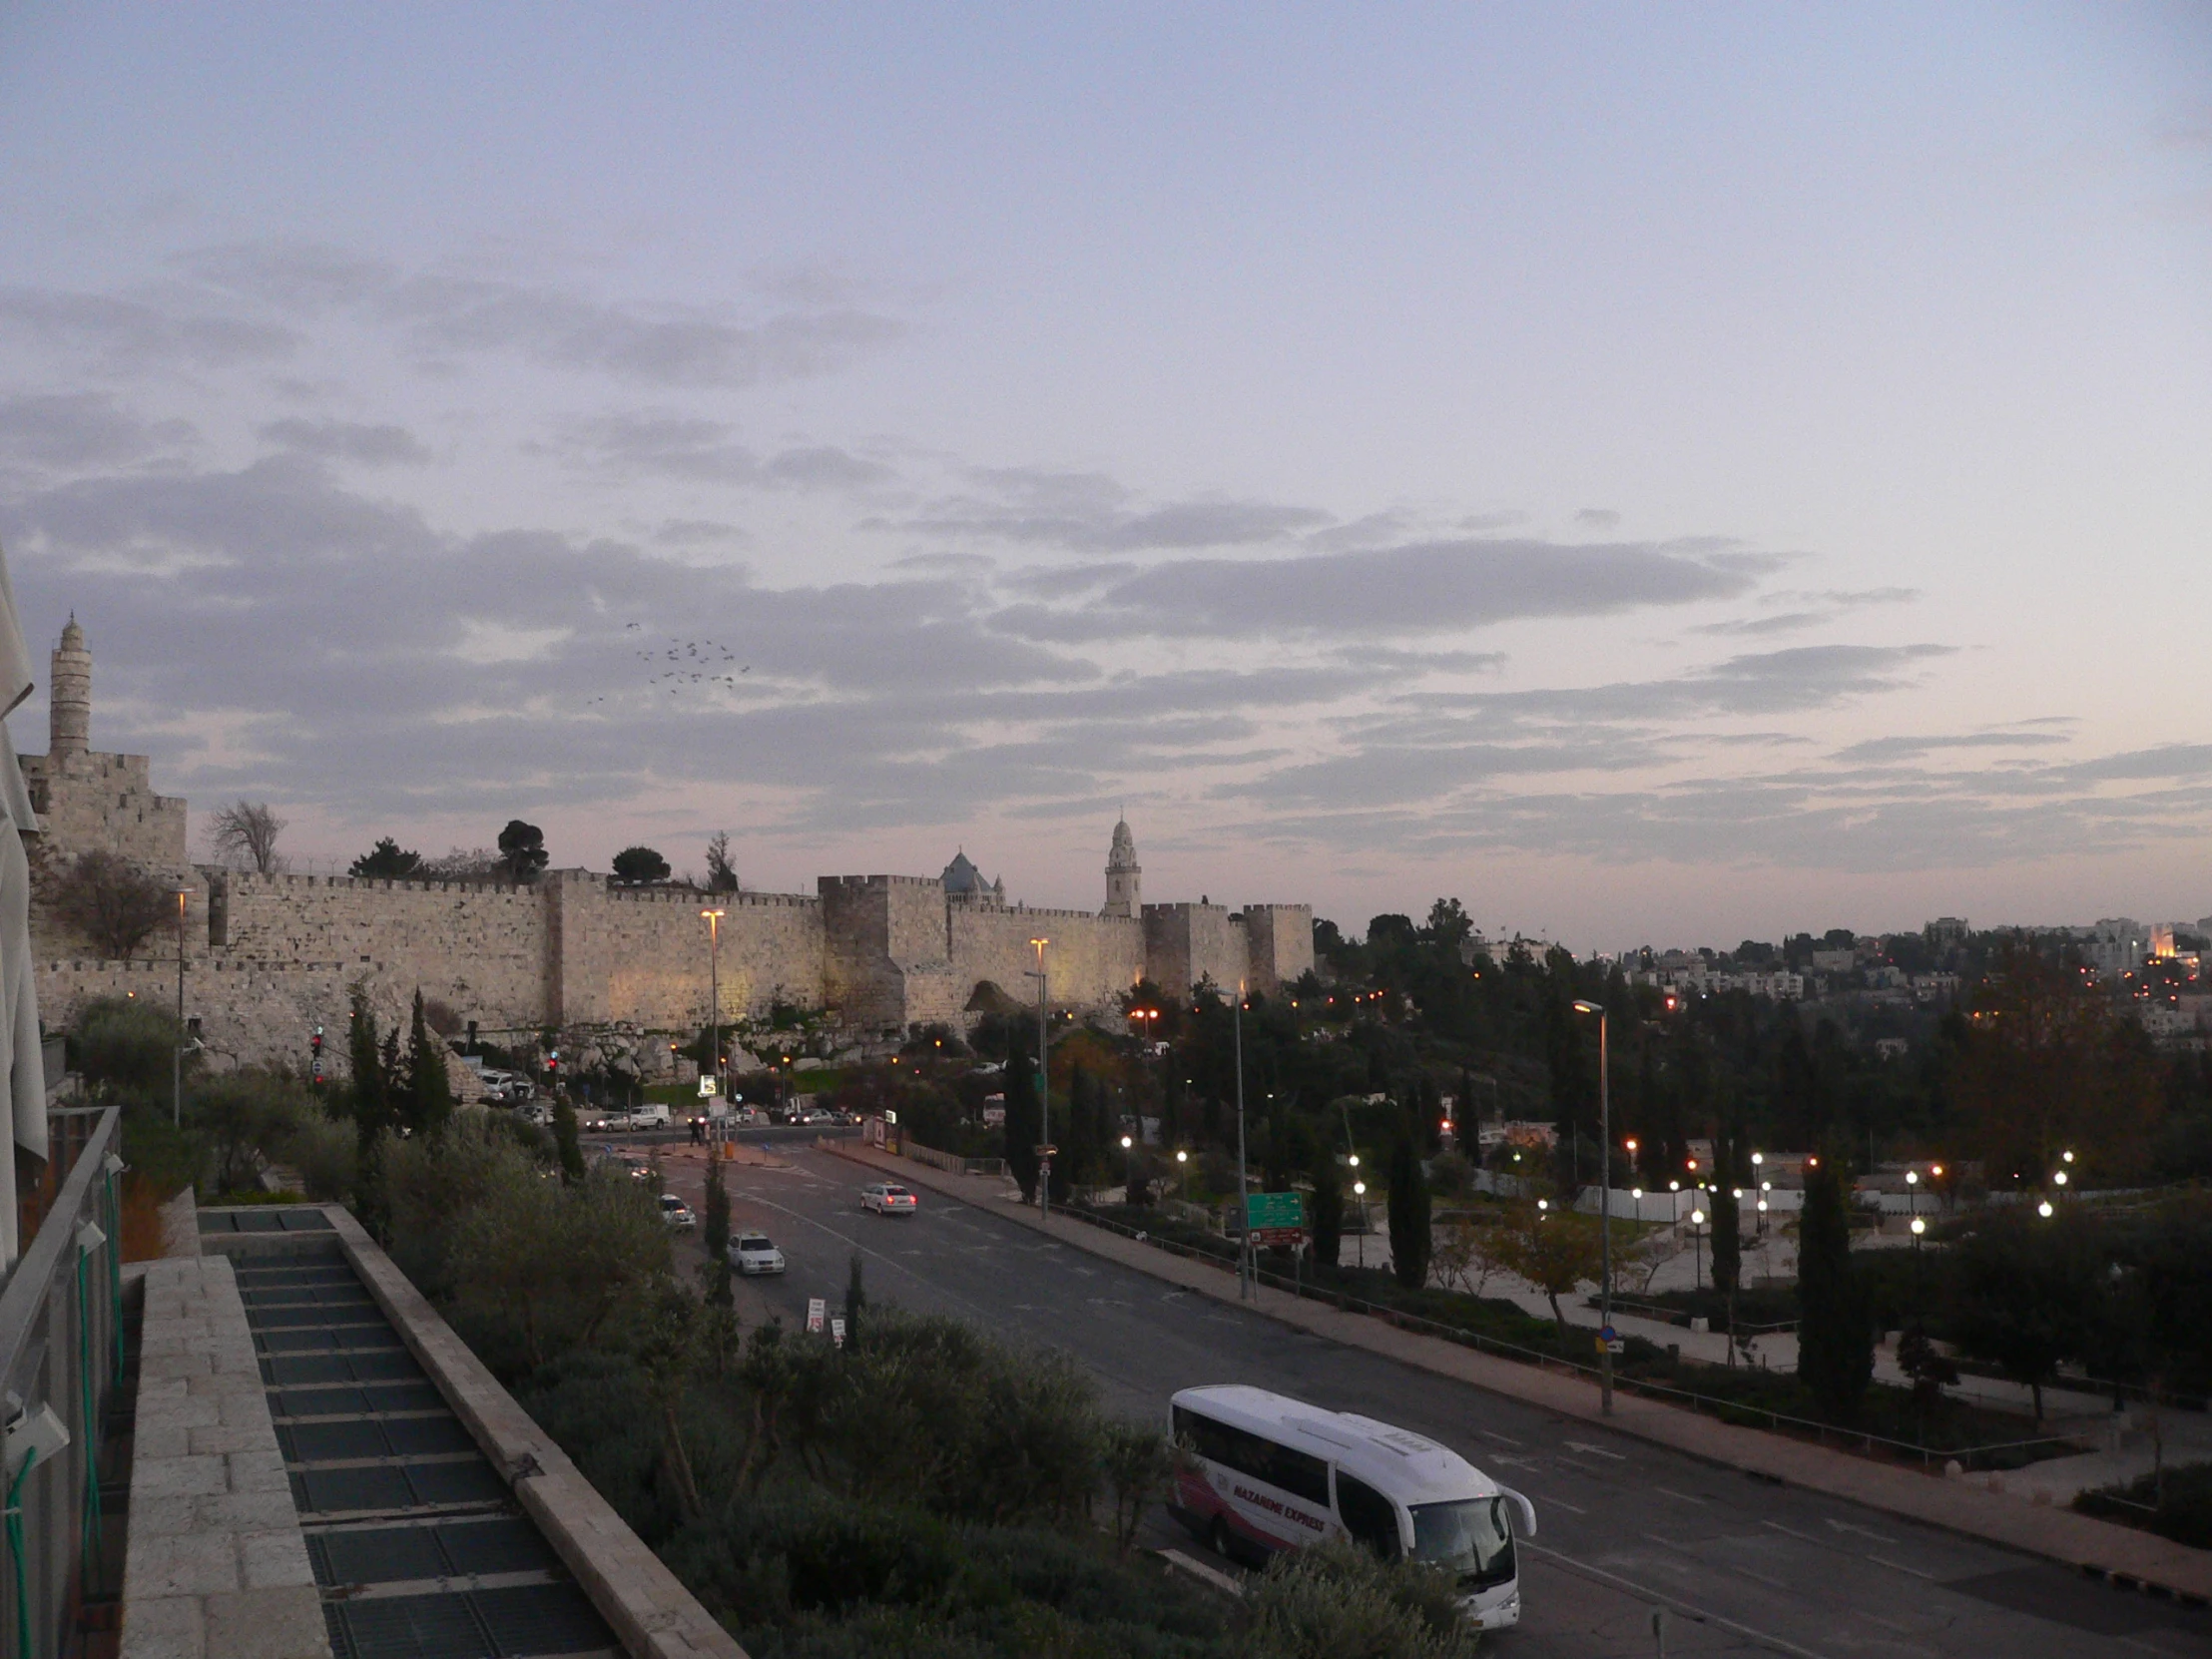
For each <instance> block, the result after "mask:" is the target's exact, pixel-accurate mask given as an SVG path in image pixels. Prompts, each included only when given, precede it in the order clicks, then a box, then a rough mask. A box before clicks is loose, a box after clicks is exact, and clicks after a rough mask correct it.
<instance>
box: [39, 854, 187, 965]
mask: <svg viewBox="0 0 2212 1659" xmlns="http://www.w3.org/2000/svg"><path fill="white" fill-rule="evenodd" d="M176 896H177V895H176V892H175V890H174V889H173V888H170V887H166V886H164V885H163V884H162V883H161V882H160V881H157V880H156V879H155V878H154V877H153V876H151V875H149V874H147V873H146V871H145V870H143V869H141V868H139V866H138V865H137V864H134V863H132V862H131V860H130V859H128V858H126V857H124V856H123V855H122V854H121V853H117V852H98V851H96V852H82V853H79V854H78V855H77V858H76V860H75V861H74V862H73V863H69V864H66V865H64V866H63V868H62V870H61V871H60V873H59V874H58V875H57V876H56V878H55V881H54V913H55V914H56V915H57V916H59V917H60V918H61V920H62V921H63V922H65V923H66V924H67V925H69V926H70V927H73V928H75V929H76V930H77V931H78V932H80V933H82V934H84V936H85V937H86V938H88V939H90V940H91V941H92V944H93V948H94V949H96V950H98V951H99V952H100V954H101V956H102V957H103V958H106V959H109V960H118V961H125V962H127V961H129V960H130V959H131V958H132V956H134V955H135V954H137V952H138V948H139V946H140V945H142V944H144V943H145V942H146V940H147V936H148V935H149V934H151V933H152V932H153V931H154V930H155V929H156V928H157V927H160V926H161V925H162V924H163V923H164V922H166V921H168V920H169V919H170V918H171V917H172V916H173V915H175V914H176Z"/></svg>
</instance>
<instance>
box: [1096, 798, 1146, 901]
mask: <svg viewBox="0 0 2212 1659" xmlns="http://www.w3.org/2000/svg"><path fill="white" fill-rule="evenodd" d="M1143 874H1144V870H1143V869H1142V868H1140V867H1139V865H1138V863H1137V840H1136V837H1135V836H1134V835H1132V834H1130V833H1129V821H1128V820H1127V819H1126V818H1125V819H1123V820H1122V821H1121V822H1120V823H1118V824H1116V825H1115V826H1114V844H1113V849H1112V850H1111V851H1109V852H1108V853H1107V854H1106V908H1105V910H1104V911H1102V912H1101V913H1102V914H1105V915H1109V916H1130V917H1134V916H1140V915H1142V914H1144V896H1143V894H1142V893H1141V892H1140V891H1139V890H1138V885H1139V878H1140V877H1141V876H1142V875H1143Z"/></svg>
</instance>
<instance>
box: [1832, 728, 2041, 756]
mask: <svg viewBox="0 0 2212 1659" xmlns="http://www.w3.org/2000/svg"><path fill="white" fill-rule="evenodd" d="M2066 741H2067V740H2066V739H2065V738H2064V737H2062V736H2060V735H2058V734H2057V733H2054V732H1966V733H1954V734H1951V735H1948V736H1944V737H1927V738H1908V737H1895V738H1872V739H1869V740H1868V741H1867V742H1865V743H1855V744H1853V745H1852V746H1851V747H1850V748H1848V749H1840V750H1838V751H1837V752H1836V759H1837V760H1839V761H1917V760H1920V759H1922V758H1924V757H1925V756H1928V755H1932V754H1935V753H1936V752H1937V751H1940V750H1955V749H2034V748H2039V747H2042V746H2045V745H2049V744H2062V743H2065V742H2066Z"/></svg>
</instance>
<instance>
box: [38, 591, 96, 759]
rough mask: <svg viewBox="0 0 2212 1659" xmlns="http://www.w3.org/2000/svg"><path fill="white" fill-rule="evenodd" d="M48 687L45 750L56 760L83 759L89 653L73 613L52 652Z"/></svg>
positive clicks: (87, 736)
mask: <svg viewBox="0 0 2212 1659" xmlns="http://www.w3.org/2000/svg"><path fill="white" fill-rule="evenodd" d="M47 685H48V695H47V721H48V733H47V740H48V741H47V747H48V750H49V752H50V753H52V754H53V755H54V756H55V757H56V758H57V759H58V758H59V757H61V756H63V755H82V754H83V753H84V752H85V750H86V749H87V748H88V747H89V746H90V744H91V742H92V653H91V652H89V651H87V650H86V649H85V631H84V630H83V629H82V628H80V627H78V626H77V613H76V612H75V611H72V612H70V613H69V626H68V627H66V628H64V629H63V630H62V643H61V644H60V645H59V646H57V647H56V648H55V651H54V663H53V674H52V677H51V678H50V679H49V681H48V682H47Z"/></svg>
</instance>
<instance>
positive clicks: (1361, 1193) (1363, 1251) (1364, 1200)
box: [1352, 1158, 1368, 1268]
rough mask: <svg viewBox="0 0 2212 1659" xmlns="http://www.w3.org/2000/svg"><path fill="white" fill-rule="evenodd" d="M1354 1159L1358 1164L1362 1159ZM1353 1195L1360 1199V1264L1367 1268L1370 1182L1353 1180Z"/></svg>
mask: <svg viewBox="0 0 2212 1659" xmlns="http://www.w3.org/2000/svg"><path fill="white" fill-rule="evenodd" d="M1352 1161H1353V1162H1354V1163H1356V1164H1357V1163H1358V1162H1359V1161H1360V1160H1359V1159H1357V1158H1355V1159H1353V1160H1352ZM1352 1196H1353V1197H1354V1198H1357V1199H1358V1200H1359V1201H1360V1266H1361V1267H1362V1268H1365V1267H1366V1266H1367V1265H1368V1184H1367V1183H1366V1182H1365V1181H1355V1182H1353V1184H1352Z"/></svg>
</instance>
